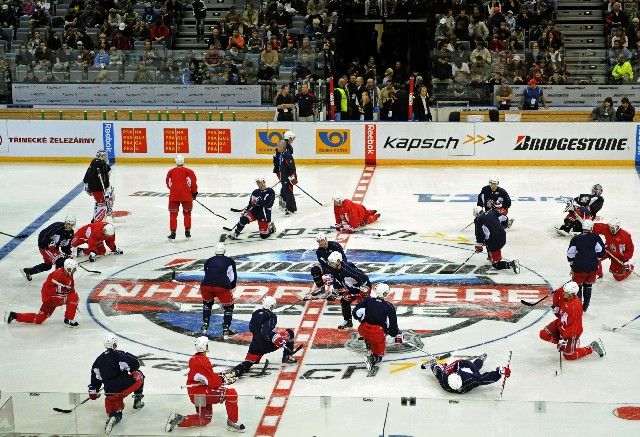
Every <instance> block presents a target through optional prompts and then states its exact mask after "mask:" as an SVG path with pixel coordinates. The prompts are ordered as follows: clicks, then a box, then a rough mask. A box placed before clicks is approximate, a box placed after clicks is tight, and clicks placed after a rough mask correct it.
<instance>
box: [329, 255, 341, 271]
mask: <svg viewBox="0 0 640 437" xmlns="http://www.w3.org/2000/svg"><path fill="white" fill-rule="evenodd" d="M338 262H342V254H341V253H340V252H331V253H330V254H329V257H328V258H327V264H329V267H334V268H335V267H338Z"/></svg>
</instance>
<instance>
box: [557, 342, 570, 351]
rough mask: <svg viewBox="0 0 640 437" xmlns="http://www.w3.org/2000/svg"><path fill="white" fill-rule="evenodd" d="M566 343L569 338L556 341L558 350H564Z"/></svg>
mask: <svg viewBox="0 0 640 437" xmlns="http://www.w3.org/2000/svg"><path fill="white" fill-rule="evenodd" d="M567 343H569V340H560V341H558V351H562V352H564V350H565V348H566V347H567Z"/></svg>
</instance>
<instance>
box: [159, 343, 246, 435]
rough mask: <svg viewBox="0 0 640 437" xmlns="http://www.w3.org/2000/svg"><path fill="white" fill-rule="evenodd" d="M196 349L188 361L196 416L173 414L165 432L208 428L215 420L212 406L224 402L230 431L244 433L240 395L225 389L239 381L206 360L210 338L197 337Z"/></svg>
mask: <svg viewBox="0 0 640 437" xmlns="http://www.w3.org/2000/svg"><path fill="white" fill-rule="evenodd" d="M195 349H196V353H195V354H194V355H193V356H192V357H191V358H190V359H189V373H188V374H187V393H189V399H190V400H191V403H192V404H193V405H194V406H195V408H196V414H190V415H188V416H183V415H181V414H178V413H171V414H170V415H169V420H167V425H166V426H165V431H166V432H171V431H173V429H174V428H175V427H176V426H178V427H180V428H189V427H193V426H206V425H208V424H209V423H211V419H213V405H214V404H222V403H224V406H225V408H226V409H227V429H228V430H229V431H236V432H243V431H244V425H243V424H242V423H240V422H238V393H237V392H236V390H235V389H233V388H229V387H226V385H228V384H233V383H234V382H235V380H236V378H235V377H233V376H231V375H229V374H224V373H215V372H214V371H213V366H212V365H211V361H210V360H209V358H208V357H207V352H209V339H208V338H207V337H198V338H196V341H195Z"/></svg>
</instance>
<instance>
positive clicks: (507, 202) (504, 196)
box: [477, 176, 513, 228]
mask: <svg viewBox="0 0 640 437" xmlns="http://www.w3.org/2000/svg"><path fill="white" fill-rule="evenodd" d="M499 184H500V180H499V179H498V178H497V177H496V176H494V177H492V178H491V179H489V185H485V186H484V187H482V190H480V194H478V203H477V205H478V206H481V207H483V208H484V210H485V211H490V210H492V209H495V210H496V211H498V212H499V213H500V216H499V217H500V223H502V226H504V227H506V228H510V227H511V225H512V224H513V219H510V218H509V217H507V215H508V214H509V208H511V197H509V193H507V190H505V189H504V188H502V187H499V186H498V185H499Z"/></svg>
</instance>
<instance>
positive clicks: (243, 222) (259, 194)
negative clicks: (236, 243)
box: [225, 176, 276, 240]
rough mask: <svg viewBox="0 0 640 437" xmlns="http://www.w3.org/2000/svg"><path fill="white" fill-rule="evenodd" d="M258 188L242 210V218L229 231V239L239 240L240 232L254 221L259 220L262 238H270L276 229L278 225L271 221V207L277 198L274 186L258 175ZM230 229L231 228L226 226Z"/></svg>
mask: <svg viewBox="0 0 640 437" xmlns="http://www.w3.org/2000/svg"><path fill="white" fill-rule="evenodd" d="M256 184H257V185H258V188H257V189H255V190H253V192H252V193H251V198H250V199H249V204H248V205H247V206H246V207H245V208H244V211H242V215H241V216H240V220H238V223H236V225H235V226H234V228H233V229H231V230H230V231H229V239H231V240H237V239H238V236H239V235H240V232H242V230H243V229H244V227H245V226H247V225H248V224H249V223H251V222H252V221H255V220H257V221H258V229H260V238H269V236H270V235H271V234H273V233H274V232H275V231H276V225H275V223H273V222H272V221H271V207H272V206H273V202H274V201H275V198H276V193H275V191H273V188H268V187H267V183H266V182H265V180H264V177H262V176H258V177H256ZM225 229H229V228H225Z"/></svg>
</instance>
